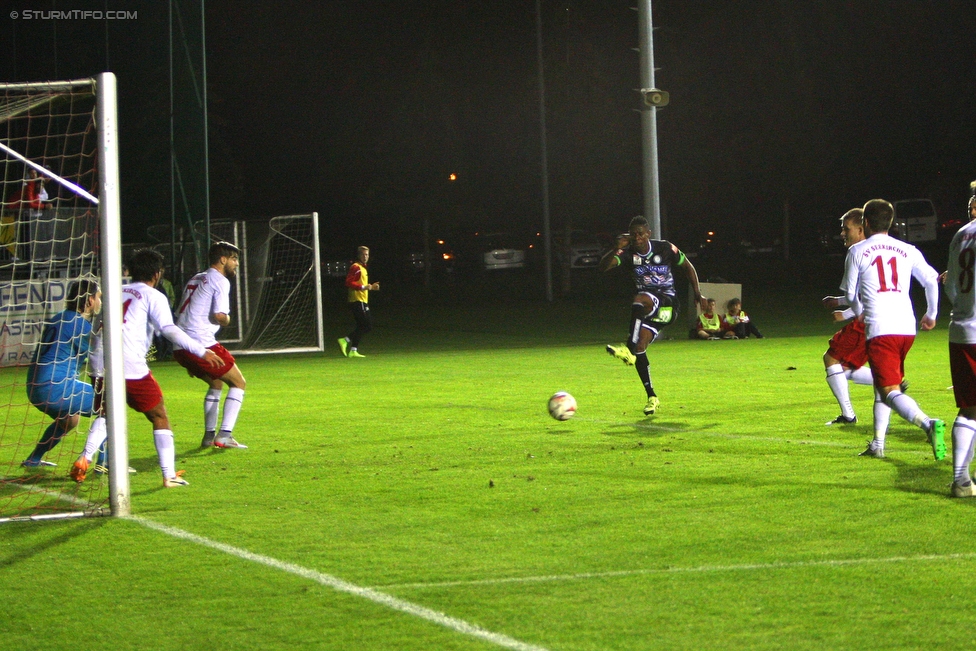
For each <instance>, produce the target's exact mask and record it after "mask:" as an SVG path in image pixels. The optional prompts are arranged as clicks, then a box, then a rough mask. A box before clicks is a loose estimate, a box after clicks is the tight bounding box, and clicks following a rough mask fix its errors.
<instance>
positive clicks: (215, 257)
mask: <svg viewBox="0 0 976 651" xmlns="http://www.w3.org/2000/svg"><path fill="white" fill-rule="evenodd" d="M240 256H241V250H240V249H239V248H237V247H236V246H234V245H233V244H231V243H230V242H214V243H213V244H212V245H211V246H210V252H209V261H210V268H209V269H207V270H206V271H201V272H200V273H198V274H197V275H195V276H194V277H193V278H191V279H190V281H189V282H188V283H187V284H186V288H185V289H184V290H183V297H182V298H181V299H180V306H179V308H177V311H176V314H177V316H176V325H178V326H179V327H180V329H182V330H183V331H184V332H185V333H186V334H188V335H189V336H190V338H191V339H193V340H194V341H196V342H197V343H199V344H200V345H202V346H203V347H205V348H207V349H208V350H210V351H212V352H214V353H215V354H216V355H217V356H218V357H220V359H221V364H220V366H217V367H214V366H211V365H210V364H208V363H207V361H206V360H205V359H203V358H200V357H197V356H196V355H194V354H193V353H191V352H190V351H188V350H183V349H182V348H180V346H179V345H177V346H176V349H175V350H174V351H173V359H175V360H176V361H177V362H179V364H180V366H182V367H183V368H185V369H186V370H187V372H188V373H189V374H190V375H191V376H193V377H198V378H200V379H201V380H203V381H204V382H206V383H207V384H208V385H210V388H209V389H208V390H207V395H206V396H204V398H203V441H202V442H201V444H200V446H201V447H204V448H209V447H214V446H216V447H218V448H246V447H247V446H246V445H244V444H242V443H238V442H237V440H236V439H234V435H233V432H234V425H235V424H236V423H237V416H238V414H239V413H240V411H241V404H242V403H243V402H244V386H245V382H244V375H243V374H242V373H241V369H239V368H238V367H237V364H236V362H235V360H234V356H233V355H231V354H230V352H229V351H228V350H227V349H226V348H224V347H223V346H222V345H221V344H219V343H218V342H217V337H216V335H217V331H218V330H220V328H221V327H224V326H228V325H230V280H229V279H230V278H233V277H234V276H236V275H237V267H238V266H239V265H240ZM225 384H226V385H227V387H228V389H227V397H226V398H224V414H223V418H222V419H221V421H220V431H219V432H218V431H217V417H218V415H219V410H220V395H221V393H223V388H224V385H225Z"/></svg>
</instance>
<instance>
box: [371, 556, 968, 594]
mask: <svg viewBox="0 0 976 651" xmlns="http://www.w3.org/2000/svg"><path fill="white" fill-rule="evenodd" d="M967 559H976V552H971V553H962V554H926V555H922V556H890V557H888V558H848V559H834V560H822V561H791V562H781V563H749V564H743V565H701V566H698V567H669V568H664V569H655V570H651V569H644V570H618V571H613V572H583V573H580V574H553V575H549V576H523V577H511V578H502V579H472V580H470V581H441V582H432V583H390V584H386V585H380V586H375V587H376V589H378V590H379V589H382V590H402V589H408V588H420V589H428V588H452V587H462V586H476V585H502V584H506V583H555V582H559V581H585V580H588V579H605V578H617V577H627V576H644V575H652V574H658V575H667V574H706V573H709V572H749V571H770V570H784V569H795V568H805V567H845V566H856V565H879V564H886V563H915V562H931V561H952V560H967Z"/></svg>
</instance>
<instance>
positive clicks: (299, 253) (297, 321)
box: [228, 213, 324, 354]
mask: <svg viewBox="0 0 976 651" xmlns="http://www.w3.org/2000/svg"><path fill="white" fill-rule="evenodd" d="M246 224H247V228H246V229H245V230H244V233H245V234H246V237H247V240H248V242H245V246H241V249H242V250H245V251H247V254H246V263H247V266H246V267H245V268H244V274H243V277H242V278H240V279H239V282H238V287H239V288H243V290H244V291H243V296H242V303H243V306H242V307H243V309H242V311H241V313H242V314H243V315H244V316H243V318H242V319H241V322H242V324H243V329H242V332H241V333H240V339H239V341H238V342H236V343H234V342H231V343H230V344H229V345H228V348H232V349H233V350H234V352H235V353H237V354H248V353H251V354H258V353H282V352H289V353H291V352H311V351H321V350H323V349H324V332H323V325H322V273H321V268H320V256H319V223H318V213H312V214H310V215H286V216H280V217H272V218H271V219H269V220H268V221H266V222H264V221H260V222H257V221H250V222H246ZM247 243H249V244H250V247H247V246H246V244H247ZM239 246H240V245H239Z"/></svg>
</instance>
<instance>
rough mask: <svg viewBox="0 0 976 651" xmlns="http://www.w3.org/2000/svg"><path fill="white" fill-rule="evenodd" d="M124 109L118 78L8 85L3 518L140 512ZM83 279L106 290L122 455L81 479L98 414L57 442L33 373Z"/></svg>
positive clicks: (1, 134) (3, 189)
mask: <svg viewBox="0 0 976 651" xmlns="http://www.w3.org/2000/svg"><path fill="white" fill-rule="evenodd" d="M116 114H117V111H116V82H115V76H114V75H113V74H112V73H103V74H101V75H98V76H97V77H96V78H93V79H81V80H76V81H63V82H38V83H20V84H9V83H3V84H0V155H2V157H3V176H2V178H0V193H2V209H0V391H2V392H3V393H4V395H5V396H6V403H5V404H4V405H3V406H2V407H0V408H2V410H3V423H2V427H0V522H9V521H12V520H21V519H48V518H57V517H75V516H81V515H89V514H105V513H109V512H110V513H112V514H116V515H127V514H128V512H129V480H128V473H127V468H128V449H127V445H126V440H127V439H126V413H125V409H126V405H125V384H124V380H123V374H122V355H121V349H122V339H121V329H120V328H121V322H122V307H121V305H120V300H119V297H121V283H122V270H121V267H122V265H121V260H120V257H121V256H120V250H121V247H120V239H121V238H120V219H119V212H120V211H119V182H118V139H117V138H118V137H117V128H116ZM83 279H95V280H99V281H100V284H101V289H102V292H103V299H104V300H103V308H102V321H103V324H104V326H103V340H104V347H105V367H106V373H105V384H106V388H105V391H106V394H105V395H106V404H107V409H108V413H107V420H108V435H109V449H110V451H111V454H110V455H109V463H110V466H109V468H108V473H107V474H106V475H103V476H99V475H97V474H95V475H93V476H90V477H89V479H88V481H86V482H85V483H83V484H77V483H75V482H74V481H73V480H72V479H71V478H70V477H69V476H68V471H69V470H70V468H71V466H72V463H73V462H74V460H75V459H76V458H77V456H78V454H79V453H80V451H81V449H82V448H83V447H84V443H85V438H86V433H87V429H88V424H89V419H88V418H87V417H86V418H82V419H81V422H80V423H79V425H78V426H77V428H75V429H74V430H73V431H70V432H68V433H66V434H64V435H63V436H60V437H59V436H56V435H49V433H50V432H51V430H49V427H50V426H51V423H52V422H53V421H52V418H51V417H49V416H47V415H45V414H44V413H42V412H41V411H39V410H38V409H37V408H36V407H35V406H34V405H33V404H31V402H30V400H29V399H28V396H27V388H28V387H27V371H28V367H29V366H30V365H31V363H32V362H33V360H34V358H35V354H36V352H37V348H38V345H39V343H40V339H41V336H42V333H43V332H44V325H45V322H46V321H47V320H48V319H50V318H51V317H52V316H54V315H55V314H57V313H58V312H60V311H62V310H63V309H64V308H65V299H66V297H67V295H68V291H69V288H70V287H71V286H72V284H73V283H75V282H77V281H78V280H83ZM86 371H87V369H82V371H81V379H83V380H85V379H87V377H86ZM54 442H56V444H55V445H53V446H50V449H47V447H48V446H49V445H50V444H51V443H54ZM38 449H44V450H45V452H44V454H43V455H42V456H41V457H40V461H37V460H36V459H35V455H36V453H37V450H38Z"/></svg>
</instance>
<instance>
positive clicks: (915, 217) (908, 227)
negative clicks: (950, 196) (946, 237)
mask: <svg viewBox="0 0 976 651" xmlns="http://www.w3.org/2000/svg"><path fill="white" fill-rule="evenodd" d="M891 205H892V206H894V208H895V218H894V219H893V220H892V222H891V231H892V235H895V236H896V237H898V238H899V239H902V240H905V241H906V242H911V243H913V244H915V243H919V242H934V241H935V240H936V237H937V232H936V228H937V226H938V224H939V218H938V216H937V215H936V212H935V205H934V204H933V203H932V202H931V201H930V200H928V199H905V200H904V201H895V202H894V203H892V204H891Z"/></svg>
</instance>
